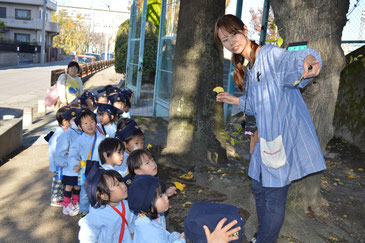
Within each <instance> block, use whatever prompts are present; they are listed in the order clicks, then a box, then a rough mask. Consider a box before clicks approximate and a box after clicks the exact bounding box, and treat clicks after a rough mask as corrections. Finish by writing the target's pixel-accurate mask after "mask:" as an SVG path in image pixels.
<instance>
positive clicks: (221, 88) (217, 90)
mask: <svg viewBox="0 0 365 243" xmlns="http://www.w3.org/2000/svg"><path fill="white" fill-rule="evenodd" d="M213 92H216V93H217V94H219V93H222V92H224V89H223V87H221V86H217V87H215V88H214V89H213Z"/></svg>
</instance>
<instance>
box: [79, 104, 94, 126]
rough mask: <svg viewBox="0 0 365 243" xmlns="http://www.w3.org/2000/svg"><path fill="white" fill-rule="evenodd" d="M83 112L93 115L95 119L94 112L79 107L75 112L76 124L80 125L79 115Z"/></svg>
mask: <svg viewBox="0 0 365 243" xmlns="http://www.w3.org/2000/svg"><path fill="white" fill-rule="evenodd" d="M84 113H88V114H89V115H90V116H92V117H94V119H95V120H96V115H95V113H94V112H92V111H91V110H89V109H86V108H82V109H80V112H79V113H78V114H77V117H76V119H75V123H76V125H77V126H79V125H80V116H81V115H82V114H84Z"/></svg>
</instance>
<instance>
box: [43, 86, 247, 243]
mask: <svg viewBox="0 0 365 243" xmlns="http://www.w3.org/2000/svg"><path fill="white" fill-rule="evenodd" d="M131 95H132V93H131V92H130V91H129V90H120V89H119V88H116V87H113V86H106V87H104V88H103V89H102V90H98V94H97V95H96V96H94V95H93V93H91V92H89V91H85V92H84V93H83V94H82V95H80V96H78V97H77V98H76V99H75V100H74V101H72V102H71V103H70V104H69V106H67V107H62V108H60V109H59V110H58V111H57V113H56V119H57V121H58V124H59V127H58V128H57V129H56V131H55V132H54V133H53V135H51V136H48V139H49V140H48V141H49V160H50V170H51V171H52V172H53V174H54V175H53V180H52V188H51V192H52V193H51V206H58V207H62V208H63V210H62V212H63V214H65V215H69V216H76V215H78V214H81V215H82V218H81V219H80V221H79V226H80V232H79V240H80V242H136V243H138V242H156V243H157V242H186V238H189V240H190V241H192V242H200V241H199V239H204V240H205V241H203V242H206V241H207V240H208V242H229V241H232V240H238V239H239V238H241V239H242V230H241V228H242V227H236V228H234V229H231V228H232V226H233V225H235V224H237V223H238V224H239V225H242V220H241V219H240V218H239V217H236V216H237V215H238V211H237V212H236V211H235V212H234V213H233V214H232V215H235V217H233V218H231V219H232V222H231V223H230V224H227V223H228V222H227V223H226V224H225V226H224V223H225V222H223V221H222V220H221V218H222V217H221V218H220V220H221V221H219V220H217V218H216V219H214V220H209V221H208V222H205V221H201V219H203V218H205V217H206V216H207V215H212V213H208V214H206V215H203V216H202V215H198V214H197V217H195V218H194V217H190V219H189V220H188V218H187V219H186V221H185V224H187V225H185V228H186V229H190V230H188V231H187V230H185V233H182V234H180V233H177V232H172V233H170V232H168V231H167V230H166V221H165V216H164V213H165V212H166V211H167V210H168V209H169V199H168V197H171V196H173V195H174V194H176V188H175V187H174V186H171V187H169V188H166V186H165V184H163V183H162V182H161V181H159V179H158V178H157V177H156V175H157V172H158V168H157V164H156V162H155V161H154V159H153V156H152V154H151V152H150V151H149V150H147V149H144V139H145V137H144V133H143V131H142V130H141V129H140V128H139V127H138V125H137V123H136V122H135V121H134V120H133V119H131V115H130V112H129V109H130V107H131V103H130V98H131ZM49 137H50V138H49ZM212 205H213V204H212ZM212 205H210V206H212ZM213 206H214V207H217V208H215V209H214V212H215V214H214V215H217V214H216V212H217V211H219V210H221V209H222V205H215V204H214V205H213ZM231 207H233V206H231ZM203 208H205V209H206V208H207V207H206V205H202V206H197V207H196V211H197V212H202V210H203ZM223 209H224V210H223V211H222V212H223V213H224V216H225V217H226V218H227V216H229V214H227V212H228V211H227V208H223ZM197 219H199V220H197ZM228 219H229V217H228ZM187 220H188V223H187ZM218 221H219V222H218ZM202 223H204V224H202ZM211 223H213V225H212V227H213V228H212V227H210V230H209V229H208V227H205V228H204V229H203V225H210V224H211ZM199 224H202V225H201V227H200V228H199V229H200V230H199V231H195V230H196V227H194V225H199ZM191 226H193V227H191ZM215 226H219V227H217V228H215ZM214 229H215V230H214ZM213 230H214V231H213ZM210 231H213V232H212V233H210ZM239 232H240V233H239ZM219 237H221V238H219ZM224 237H225V238H224ZM223 238H224V239H226V240H225V241H217V239H223ZM209 239H215V241H209Z"/></svg>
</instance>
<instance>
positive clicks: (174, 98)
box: [163, 0, 226, 165]
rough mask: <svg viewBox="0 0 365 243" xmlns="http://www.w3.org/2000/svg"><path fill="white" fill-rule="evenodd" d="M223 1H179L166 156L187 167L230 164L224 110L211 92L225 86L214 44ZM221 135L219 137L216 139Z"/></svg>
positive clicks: (219, 58) (221, 60) (217, 51)
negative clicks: (224, 138) (201, 162)
mask: <svg viewBox="0 0 365 243" xmlns="http://www.w3.org/2000/svg"><path fill="white" fill-rule="evenodd" d="M224 10H225V0H211V1H207V0H202V1H181V2H180V12H179V24H178V30H177V37H176V50H175V57H174V68H173V84H172V93H171V99H170V114H169V118H170V121H169V128H168V137H167V147H166V148H165V149H164V150H163V154H165V155H166V154H167V155H168V154H173V155H174V156H183V158H185V159H184V163H185V164H186V165H193V164H194V163H196V162H197V160H196V159H198V160H206V159H208V160H209V161H211V162H213V163H218V161H220V162H223V161H225V160H226V152H225V149H224V148H223V147H224V141H222V142H221V143H220V142H219V141H218V140H217V137H219V130H220V129H223V124H224V121H223V106H222V104H218V103H217V102H215V93H214V92H213V88H214V87H216V86H218V85H220V86H222V83H223V80H222V77H223V56H222V55H223V52H222V50H221V49H219V48H218V47H217V45H216V43H215V41H214V36H213V34H214V24H215V22H216V20H217V19H218V18H219V17H220V16H222V15H224ZM216 135H217V136H216Z"/></svg>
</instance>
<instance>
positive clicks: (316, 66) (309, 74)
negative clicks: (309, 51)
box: [303, 55, 321, 78]
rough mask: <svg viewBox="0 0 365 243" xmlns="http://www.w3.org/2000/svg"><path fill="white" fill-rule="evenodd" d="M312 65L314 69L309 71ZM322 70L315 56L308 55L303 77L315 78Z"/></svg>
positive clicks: (305, 60)
mask: <svg viewBox="0 0 365 243" xmlns="http://www.w3.org/2000/svg"><path fill="white" fill-rule="evenodd" d="M310 67H312V70H311V71H309V68H310ZM320 71H321V65H320V64H319V61H318V60H317V59H316V58H315V57H314V56H311V55H310V56H306V57H305V58H304V73H303V78H313V77H315V76H317V75H318V74H319V72H320Z"/></svg>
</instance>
